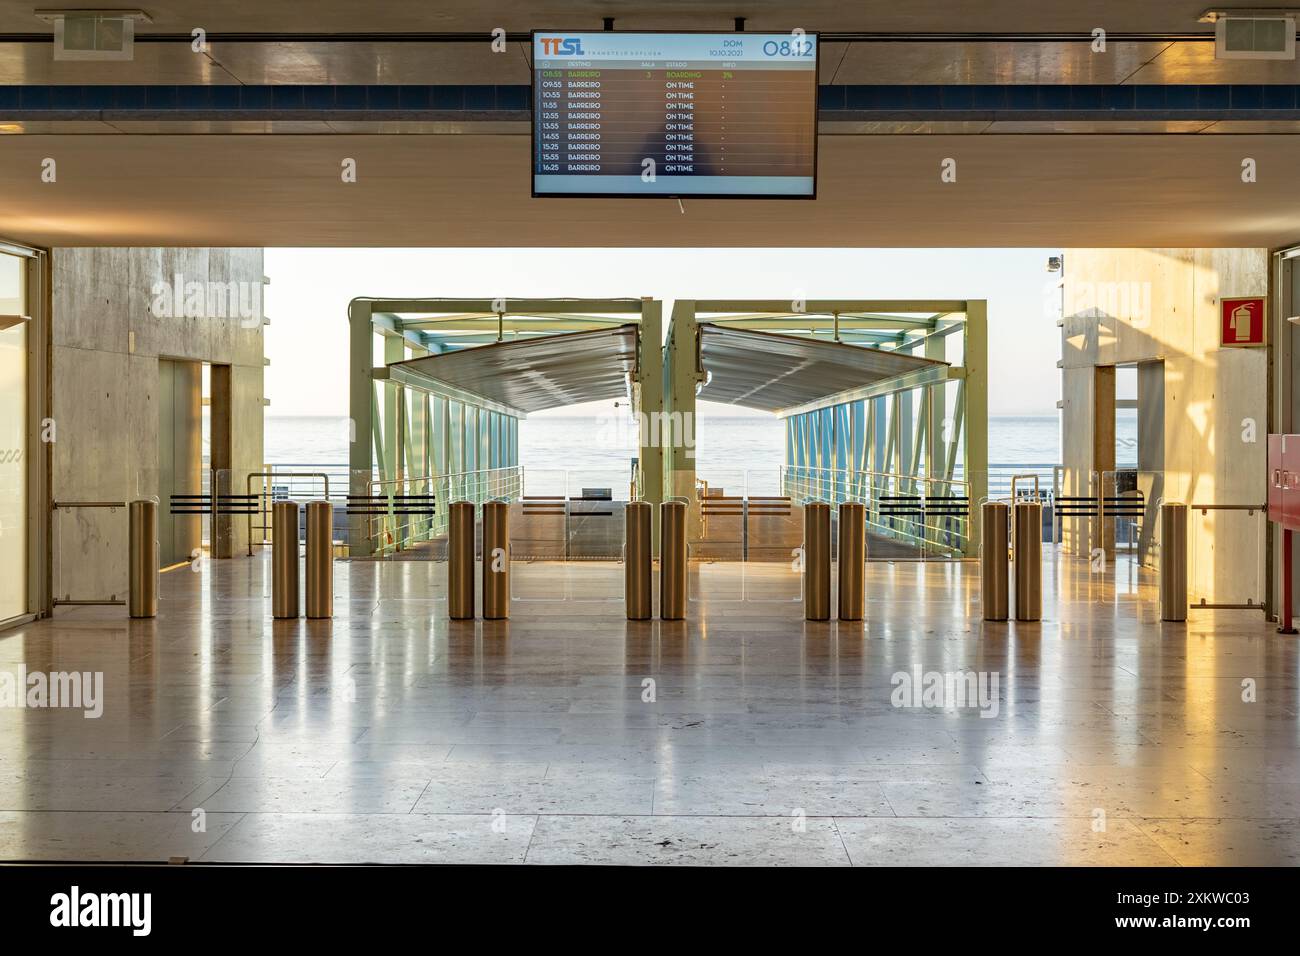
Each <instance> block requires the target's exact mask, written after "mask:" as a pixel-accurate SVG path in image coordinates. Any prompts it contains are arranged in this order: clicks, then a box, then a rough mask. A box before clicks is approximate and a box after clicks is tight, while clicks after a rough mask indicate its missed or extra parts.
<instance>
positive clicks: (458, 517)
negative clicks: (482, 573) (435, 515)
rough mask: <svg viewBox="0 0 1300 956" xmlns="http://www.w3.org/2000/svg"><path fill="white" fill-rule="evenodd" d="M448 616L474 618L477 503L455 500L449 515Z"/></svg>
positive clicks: (456, 619) (458, 619) (455, 619)
mask: <svg viewBox="0 0 1300 956" xmlns="http://www.w3.org/2000/svg"><path fill="white" fill-rule="evenodd" d="M447 615H448V616H449V617H450V618H451V619H452V620H453V621H468V620H471V619H472V618H473V617H474V505H473V504H471V503H470V502H468V501H454V502H452V504H451V507H450V508H449V509H448V518H447Z"/></svg>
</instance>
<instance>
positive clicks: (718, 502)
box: [686, 489, 745, 601]
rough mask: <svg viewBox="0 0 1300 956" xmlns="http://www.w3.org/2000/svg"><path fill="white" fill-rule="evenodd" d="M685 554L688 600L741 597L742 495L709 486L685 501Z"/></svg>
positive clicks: (742, 558) (726, 599)
mask: <svg viewBox="0 0 1300 956" xmlns="http://www.w3.org/2000/svg"><path fill="white" fill-rule="evenodd" d="M719 490H721V489H719ZM686 558H687V578H688V580H687V592H686V593H687V598H688V600H691V601H742V600H744V597H745V575H744V567H745V499H744V498H743V497H741V496H739V495H723V494H717V493H714V492H713V491H712V490H711V491H710V493H709V494H707V495H703V496H701V497H698V498H697V499H696V500H695V501H694V502H692V503H691V504H690V505H689V507H688V510H687V518H686Z"/></svg>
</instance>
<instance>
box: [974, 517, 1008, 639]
mask: <svg viewBox="0 0 1300 956" xmlns="http://www.w3.org/2000/svg"><path fill="white" fill-rule="evenodd" d="M981 513H982V518H981V525H980V527H981V529H982V530H981V538H980V602H981V603H982V604H983V605H984V620H986V621H1005V620H1006V619H1007V614H1008V612H1009V611H1010V591H1009V590H1008V588H1009V584H1008V581H1007V570H1008V567H1007V535H1008V530H1009V526H1010V523H1011V509H1010V508H1009V507H1008V506H1007V505H1005V504H1003V503H1002V502H1000V501H986V502H984V504H983V506H982V507H981Z"/></svg>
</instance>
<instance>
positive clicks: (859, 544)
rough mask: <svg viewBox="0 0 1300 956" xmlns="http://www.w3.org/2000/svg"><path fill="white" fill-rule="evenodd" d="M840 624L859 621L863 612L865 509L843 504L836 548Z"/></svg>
mask: <svg viewBox="0 0 1300 956" xmlns="http://www.w3.org/2000/svg"><path fill="white" fill-rule="evenodd" d="M839 562H840V567H839V572H840V574H839V578H840V599H839V618H840V620H841V621H860V620H862V618H863V617H864V616H865V610H866V599H867V589H866V573H867V509H866V506H865V505H862V504H858V503H857V502H852V501H846V502H844V503H843V504H841V505H840V547H839Z"/></svg>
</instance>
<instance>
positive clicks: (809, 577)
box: [803, 501, 831, 621]
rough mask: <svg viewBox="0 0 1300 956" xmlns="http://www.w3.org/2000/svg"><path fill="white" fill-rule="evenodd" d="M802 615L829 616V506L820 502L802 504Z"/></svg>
mask: <svg viewBox="0 0 1300 956" xmlns="http://www.w3.org/2000/svg"><path fill="white" fill-rule="evenodd" d="M803 616H804V618H805V619H806V620H809V621H829V620H830V618H831V506H830V505H828V504H826V503H825V502H822V501H813V502H809V503H808V504H806V505H804V506H803Z"/></svg>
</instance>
